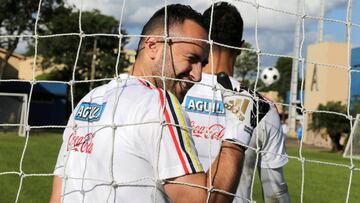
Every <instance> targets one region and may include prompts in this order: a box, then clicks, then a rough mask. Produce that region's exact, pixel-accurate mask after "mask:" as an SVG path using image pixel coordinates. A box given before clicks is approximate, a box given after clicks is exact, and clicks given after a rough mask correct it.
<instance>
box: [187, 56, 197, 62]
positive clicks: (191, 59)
mask: <svg viewBox="0 0 360 203" xmlns="http://www.w3.org/2000/svg"><path fill="white" fill-rule="evenodd" d="M199 61H200V60H199V58H198V57H196V56H189V62H190V63H198V62H199Z"/></svg>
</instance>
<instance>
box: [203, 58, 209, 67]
mask: <svg viewBox="0 0 360 203" xmlns="http://www.w3.org/2000/svg"><path fill="white" fill-rule="evenodd" d="M208 63H209V61H208V60H207V59H204V60H203V61H201V66H202V67H204V66H206V65H207V64H208Z"/></svg>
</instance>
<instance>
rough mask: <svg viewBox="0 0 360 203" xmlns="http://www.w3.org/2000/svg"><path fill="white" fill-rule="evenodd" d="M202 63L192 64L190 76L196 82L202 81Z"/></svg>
mask: <svg viewBox="0 0 360 203" xmlns="http://www.w3.org/2000/svg"><path fill="white" fill-rule="evenodd" d="M201 72H202V65H201V62H198V63H194V64H192V69H191V72H190V77H191V79H192V81H194V82H200V80H201Z"/></svg>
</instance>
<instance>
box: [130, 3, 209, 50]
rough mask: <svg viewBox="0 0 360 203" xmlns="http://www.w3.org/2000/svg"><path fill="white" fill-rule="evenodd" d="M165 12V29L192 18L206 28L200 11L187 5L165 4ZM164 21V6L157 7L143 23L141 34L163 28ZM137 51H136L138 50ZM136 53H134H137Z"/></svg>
mask: <svg viewBox="0 0 360 203" xmlns="http://www.w3.org/2000/svg"><path fill="white" fill-rule="evenodd" d="M166 14H167V18H166V20H167V22H166V23H167V29H168V30H169V29H170V28H171V26H173V25H175V24H182V23H184V21H185V20H193V21H194V22H196V23H197V24H199V25H200V26H201V27H203V28H204V30H207V28H206V25H205V23H204V21H203V17H202V15H201V13H198V12H197V11H195V10H194V9H192V8H191V7H190V6H189V5H182V4H171V5H167V6H166ZM164 22H165V6H164V7H162V8H161V9H159V10H158V11H156V12H155V13H154V15H153V16H152V17H151V18H150V19H149V21H148V22H147V23H146V24H145V25H144V27H143V30H142V32H141V35H149V34H152V32H153V31H154V30H155V29H158V28H160V29H162V28H164ZM143 40H144V38H141V39H140V41H139V44H138V51H139V49H140V46H141V44H142V42H143ZM138 51H137V52H138ZM137 54H138V53H136V55H137Z"/></svg>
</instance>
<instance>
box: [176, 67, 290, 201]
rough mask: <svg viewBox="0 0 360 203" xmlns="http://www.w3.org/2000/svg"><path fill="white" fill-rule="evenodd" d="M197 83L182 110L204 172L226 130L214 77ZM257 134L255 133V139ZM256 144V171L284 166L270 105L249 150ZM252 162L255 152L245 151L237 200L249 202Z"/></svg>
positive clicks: (278, 130) (277, 122)
mask: <svg viewBox="0 0 360 203" xmlns="http://www.w3.org/2000/svg"><path fill="white" fill-rule="evenodd" d="M230 79H231V82H232V86H233V87H237V86H238V85H239V83H238V82H237V81H235V80H234V79H233V78H230ZM200 83H201V84H196V85H194V86H193V87H192V88H191V89H190V90H189V91H188V93H187V95H186V96H185V98H184V102H183V103H182V106H183V108H184V110H185V111H186V112H187V113H188V115H189V117H190V120H191V127H192V133H193V137H194V141H195V146H196V148H197V151H198V153H199V158H200V162H201V163H202V165H203V167H204V170H207V169H208V168H209V167H210V165H211V163H212V160H214V159H215V158H216V156H217V155H218V153H219V149H220V147H221V138H222V137H223V135H224V126H225V110H224V104H223V102H222V97H221V93H220V91H214V90H213V88H212V87H213V86H214V85H215V84H217V82H216V76H212V75H210V74H206V73H203V74H202V80H201V82H200ZM256 132H258V134H257V136H256ZM256 138H258V141H257V139H256ZM257 142H258V144H259V145H258V146H259V148H260V152H261V153H260V156H259V163H258V164H259V165H258V166H259V167H262V168H278V167H282V166H284V165H285V164H286V163H287V161H288V159H287V156H286V155H287V154H286V150H285V144H284V136H283V133H282V130H281V123H280V118H279V114H278V112H277V109H276V107H275V105H273V104H271V105H270V109H269V111H268V112H267V113H266V114H265V116H264V117H263V118H262V119H261V121H260V122H259V124H258V125H257V127H256V128H255V129H254V131H253V135H252V138H251V141H250V144H249V146H250V147H253V148H257ZM209 154H210V156H209ZM255 158H256V152H255V151H254V150H252V149H248V150H246V156H245V161H244V168H243V172H242V175H241V180H240V184H239V187H238V191H237V195H238V196H242V197H244V198H246V199H249V198H250V187H251V181H252V177H253V171H254V168H255ZM241 200H242V199H241V198H235V199H234V202H241ZM245 202H247V201H245Z"/></svg>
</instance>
